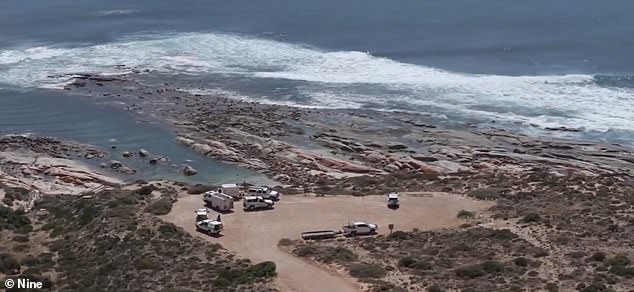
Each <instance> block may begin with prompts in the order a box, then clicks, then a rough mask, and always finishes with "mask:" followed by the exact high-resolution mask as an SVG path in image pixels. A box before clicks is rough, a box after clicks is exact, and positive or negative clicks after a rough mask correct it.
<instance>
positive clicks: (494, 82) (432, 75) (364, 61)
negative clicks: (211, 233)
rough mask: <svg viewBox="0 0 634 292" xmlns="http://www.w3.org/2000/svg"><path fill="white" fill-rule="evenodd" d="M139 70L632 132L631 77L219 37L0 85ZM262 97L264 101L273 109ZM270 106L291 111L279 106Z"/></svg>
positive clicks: (4, 66) (349, 100) (20, 65)
mask: <svg viewBox="0 0 634 292" xmlns="http://www.w3.org/2000/svg"><path fill="white" fill-rule="evenodd" d="M121 65H125V66H121ZM146 69H149V70H152V71H155V72H158V73H162V74H187V75H190V76H209V75H211V74H214V75H215V76H219V77H218V78H222V76H240V77H241V78H247V79H250V80H253V82H258V80H263V79H267V80H271V79H274V80H288V81H289V83H292V84H293V85H292V86H297V90H296V92H297V94H301V95H303V96H305V97H306V98H308V99H309V101H308V102H306V101H304V102H303V103H301V104H300V103H297V104H296V105H298V106H306V104H309V105H312V106H315V107H341V108H347V107H355V108H356V107H369V108H376V109H380V110H391V109H399V108H406V109H409V110H417V111H423V112H432V111H433V112H436V113H438V114H445V113H449V114H453V115H455V116H465V117H479V118H482V119H496V120H506V121H508V122H512V123H521V124H530V125H538V126H539V127H561V126H563V127H571V128H577V129H584V130H586V131H596V132H607V131H609V130H623V131H631V130H632V129H634V111H633V110H632V109H634V81H632V77H631V76H607V75H602V76H592V75H581V74H579V75H548V76H501V75H486V74H463V73H456V72H450V71H445V70H441V69H436V68H431V67H425V66H420V65H414V64H407V63H401V62H398V61H395V60H391V59H387V58H381V57H376V56H372V55H371V54H368V53H363V52H356V51H339V52H331V51H324V50H321V49H317V48H313V47H309V46H302V45H296V44H290V43H285V42H280V41H273V40H267V39H261V38H252V37H245V36H238V35H228V34H219V33H188V34H171V35H162V36H139V37H136V39H132V38H129V37H128V38H126V39H125V40H122V41H119V42H114V43H108V44H102V45H94V46H84V47H74V48H60V47H34V48H25V49H21V50H4V51H0V83H2V84H8V85H12V86H18V87H46V88H51V87H52V88H59V87H60V86H62V85H63V84H64V83H65V82H67V81H68V79H69V75H70V74H77V73H103V74H123V73H128V72H131V71H134V70H146ZM289 86H291V85H289ZM267 95H268V96H267V97H266V98H267V100H268V101H272V102H275V101H276V98H275V96H270V94H267ZM280 102H281V103H282V102H283V103H285V104H293V103H292V102H289V100H288V99H285V100H284V101H281V100H280ZM443 111H444V112H443Z"/></svg>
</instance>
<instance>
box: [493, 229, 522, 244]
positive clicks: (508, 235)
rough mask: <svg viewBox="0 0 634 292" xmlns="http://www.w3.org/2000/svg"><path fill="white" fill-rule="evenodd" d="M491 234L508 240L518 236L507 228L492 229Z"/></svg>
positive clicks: (498, 238) (499, 238)
mask: <svg viewBox="0 0 634 292" xmlns="http://www.w3.org/2000/svg"><path fill="white" fill-rule="evenodd" d="M491 236H492V237H493V238H495V239H497V240H502V241H509V240H512V239H515V238H517V237H518V235H517V234H515V233H513V232H512V231H511V230H508V229H499V230H493V231H492V234H491Z"/></svg>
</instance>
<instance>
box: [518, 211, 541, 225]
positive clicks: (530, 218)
mask: <svg viewBox="0 0 634 292" xmlns="http://www.w3.org/2000/svg"><path fill="white" fill-rule="evenodd" d="M539 220H541V217H540V216H539V214H537V213H528V214H526V215H524V217H522V220H520V222H522V223H531V222H538V221H539Z"/></svg>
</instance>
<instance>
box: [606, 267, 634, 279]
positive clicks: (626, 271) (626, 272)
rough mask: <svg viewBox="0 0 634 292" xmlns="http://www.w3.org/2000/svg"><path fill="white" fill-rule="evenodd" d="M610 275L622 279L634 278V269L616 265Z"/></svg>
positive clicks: (611, 269)
mask: <svg viewBox="0 0 634 292" xmlns="http://www.w3.org/2000/svg"><path fill="white" fill-rule="evenodd" d="M610 273H612V274H615V275H617V276H622V277H634V268H633V267H626V266H620V265H615V266H612V267H611V268H610Z"/></svg>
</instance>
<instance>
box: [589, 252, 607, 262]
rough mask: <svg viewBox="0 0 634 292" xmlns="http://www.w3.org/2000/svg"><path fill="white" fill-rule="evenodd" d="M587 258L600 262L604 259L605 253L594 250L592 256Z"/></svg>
mask: <svg viewBox="0 0 634 292" xmlns="http://www.w3.org/2000/svg"><path fill="white" fill-rule="evenodd" d="M589 260H591V261H594V262H602V261H604V260H605V253H603V252H600V251H598V252H595V253H594V254H592V256H591V257H590V258H589Z"/></svg>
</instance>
